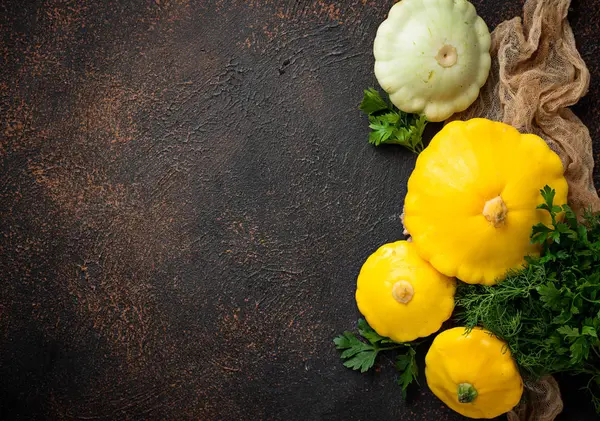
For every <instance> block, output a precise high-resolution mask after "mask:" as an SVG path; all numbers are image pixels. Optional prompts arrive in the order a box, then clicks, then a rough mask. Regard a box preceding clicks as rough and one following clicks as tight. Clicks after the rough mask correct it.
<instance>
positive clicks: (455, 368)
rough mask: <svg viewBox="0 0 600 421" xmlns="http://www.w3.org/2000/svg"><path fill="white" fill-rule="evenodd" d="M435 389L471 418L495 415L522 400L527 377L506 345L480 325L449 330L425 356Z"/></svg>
mask: <svg viewBox="0 0 600 421" xmlns="http://www.w3.org/2000/svg"><path fill="white" fill-rule="evenodd" d="M425 377H426V378H427V385H428V386H429V388H430V389H431V391H432V392H433V393H434V394H435V395H436V396H437V397H438V398H439V399H440V400H442V401H443V402H444V403H445V404H446V405H448V406H449V407H450V408H452V409H453V410H455V411H456V412H458V413H459V414H462V415H464V416H466V417H470V418H495V417H497V416H499V415H501V414H504V413H505V412H508V411H510V410H511V409H513V408H514V407H515V406H516V405H517V404H518V403H519V401H520V400H521V395H522V394H523V380H522V379H521V376H520V374H519V370H518V369H517V365H516V364H515V362H514V360H513V359H512V357H511V354H510V351H508V350H507V349H506V344H505V343H504V342H503V341H501V340H500V339H498V338H496V337H494V336H492V335H491V334H490V333H489V332H487V331H484V330H483V329H480V328H475V329H473V330H472V331H471V332H470V333H468V334H466V330H465V328H464V327H456V328H453V329H449V330H446V331H444V332H442V333H440V334H439V335H437V336H436V338H435V339H434V340H433V343H432V344H431V347H430V348H429V352H428V353H427V356H426V357H425Z"/></svg>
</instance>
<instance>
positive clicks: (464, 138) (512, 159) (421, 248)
mask: <svg viewBox="0 0 600 421" xmlns="http://www.w3.org/2000/svg"><path fill="white" fill-rule="evenodd" d="M545 185H549V186H550V187H551V188H553V189H555V190H556V196H555V198H554V203H555V204H556V205H559V206H560V205H563V204H564V203H566V201H567V182H566V180H565V178H564V177H563V166H562V164H561V161H560V158H559V157H558V155H557V154H556V153H554V152H553V151H552V150H551V149H550V148H549V147H548V145H547V144H546V143H545V142H544V141H543V140H542V139H541V138H539V137H538V136H535V135H532V134H520V133H519V132H518V131H517V130H516V129H515V128H513V127H511V126H509V125H507V124H503V123H498V122H492V121H490V120H486V119H472V120H469V121H454V122H451V123H449V124H447V125H446V126H445V127H444V128H443V129H442V130H441V131H440V132H439V133H438V134H437V135H436V136H435V137H434V138H433V140H432V141H431V143H430V144H429V145H428V146H427V148H425V150H424V151H423V152H421V154H420V155H419V158H418V159H417V163H416V166H415V169H414V171H413V173H412V174H411V176H410V178H409V181H408V193H407V195H406V199H405V202H404V224H405V227H406V229H407V230H408V232H410V235H411V236H412V238H413V241H414V244H415V247H416V249H417V251H418V253H419V254H420V256H421V257H422V258H423V259H425V260H427V261H429V262H430V263H431V265H432V266H433V267H434V268H436V269H437V270H438V271H440V272H441V273H443V274H445V275H447V276H456V277H457V278H459V279H460V280H462V281H464V282H467V283H482V284H487V285H491V284H494V283H496V282H497V281H499V280H501V279H502V278H503V277H504V276H505V274H506V272H507V270H508V269H513V268H519V267H521V265H523V264H524V263H525V261H524V256H526V255H536V254H538V253H539V247H537V246H536V245H532V244H531V242H530V234H531V229H532V226H533V225H535V224H537V223H539V222H543V223H545V224H549V223H550V217H549V215H548V212H545V211H543V210H540V209H536V207H537V205H538V204H540V203H542V201H543V198H542V196H541V194H540V189H542V188H543V187H544V186H545Z"/></svg>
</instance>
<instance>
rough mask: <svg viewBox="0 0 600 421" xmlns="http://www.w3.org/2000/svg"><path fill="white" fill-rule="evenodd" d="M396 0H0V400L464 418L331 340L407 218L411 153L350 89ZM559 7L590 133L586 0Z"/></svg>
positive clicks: (592, 22) (69, 409)
mask: <svg viewBox="0 0 600 421" xmlns="http://www.w3.org/2000/svg"><path fill="white" fill-rule="evenodd" d="M392 3H393V2H392V1H389V2H384V3H382V2H372V1H365V0H352V1H348V2H339V1H337V2H336V1H329V0H322V1H321V0H317V1H291V0H290V1H274V0H248V1H242V0H216V1H200V0H198V1H193V0H135V1H130V2H117V1H102V2H98V1H92V0H44V1H40V2H20V1H16V0H15V1H5V2H2V3H0V32H2V35H3V39H4V42H3V43H1V44H0V57H1V59H2V66H0V110H1V112H0V124H1V127H0V158H1V159H0V165H1V171H2V179H1V181H0V220H1V221H2V223H1V224H0V226H1V231H0V232H1V235H0V273H2V276H3V281H4V282H3V287H2V288H0V355H2V357H1V358H0V378H2V381H1V382H0V385H1V386H0V397H1V399H2V407H1V408H0V415H1V416H0V418H2V419H42V418H44V419H57V420H62V419H97V420H114V419H119V420H140V419H149V420H150V419H152V420H154V419H156V420H162V419H181V420H184V419H202V420H206V421H209V420H223V419H226V420H242V419H249V420H281V419H290V420H295V419H302V420H341V419H344V420H364V419H372V418H373V419H374V418H377V419H382V420H384V419H385V420H387V419H402V420H407V421H408V420H427V421H429V420H432V419H440V420H459V419H462V418H461V417H460V416H458V415H456V414H453V413H451V412H450V410H448V409H447V408H445V407H443V406H442V405H441V403H440V402H439V401H438V400H437V399H436V398H435V397H433V395H431V393H430V392H429V391H428V390H427V388H426V387H425V382H424V381H422V382H421V384H422V385H423V388H422V390H421V391H420V392H416V391H415V392H413V393H412V394H411V396H410V399H409V401H408V402H403V401H402V400H401V399H400V394H399V390H398V387H397V386H396V385H395V378H394V370H393V367H391V362H390V361H384V360H382V362H381V364H380V366H379V367H378V369H377V371H376V372H375V373H373V374H369V375H365V376H361V375H359V374H357V373H354V372H351V371H349V370H346V369H345V368H344V367H343V366H342V365H341V363H340V361H339V356H338V354H337V352H336V351H335V350H334V349H333V346H332V343H331V339H332V337H333V336H334V335H335V334H337V333H339V332H341V331H343V330H345V329H349V328H351V326H352V323H353V321H355V320H356V318H357V317H358V313H357V311H356V309H355V308H354V297H353V295H354V282H355V278H356V274H357V271H358V270H359V268H360V265H361V263H362V262H363V261H364V259H365V258H366V257H367V256H368V255H369V254H370V252H371V251H372V250H373V249H375V248H376V247H377V246H378V245H380V244H382V243H384V242H387V241H391V240H394V239H397V238H398V237H399V236H400V235H401V232H402V228H401V226H400V224H399V223H398V214H399V210H400V209H401V205H402V203H401V202H402V198H403V196H404V194H405V185H406V181H407V178H408V175H409V174H410V170H411V169H412V167H413V165H414V157H413V156H412V155H410V154H408V153H404V151H402V150H399V149H395V148H388V149H385V150H384V149H374V148H371V147H370V146H369V145H367V144H366V142H365V136H366V133H367V127H366V123H365V121H364V119H363V118H362V117H361V116H360V113H359V112H358V110H357V104H358V102H359V101H360V97H361V93H362V89H363V88H365V87H368V86H372V85H374V83H375V79H374V76H373V73H372V65H373V63H372V54H371V51H372V40H373V37H374V35H375V31H376V29H377V26H378V24H379V23H380V22H381V20H382V19H383V18H384V17H385V15H386V13H387V11H388V10H389V7H390V6H391V4H392ZM521 3H522V2H521V1H520V0H514V1H509V2H504V3H503V4H502V5H501V6H500V5H499V3H497V2H492V1H486V0H477V1H474V4H475V5H476V7H477V8H478V11H480V13H481V14H482V15H483V16H484V18H485V19H486V21H488V23H490V26H492V27H493V26H494V25H496V24H498V23H500V22H501V21H502V20H504V19H507V18H511V17H513V16H515V15H517V14H519V13H520V8H521ZM571 21H572V23H573V27H574V30H575V34H576V37H577V39H578V42H579V45H580V46H581V52H582V55H583V57H584V59H586V61H587V62H588V65H589V67H590V71H591V72H592V75H593V79H592V86H591V87H590V93H589V95H588V96H587V97H586V98H585V99H584V100H583V101H582V102H581V103H580V104H578V105H577V106H576V107H575V111H576V112H577V114H578V116H580V117H581V118H582V120H583V121H584V122H585V123H586V124H587V125H588V127H589V128H590V132H591V134H592V138H593V139H594V147H595V151H596V154H598V150H599V144H598V141H599V139H600V120H599V119H598V118H597V116H598V112H597V110H598V109H600V103H599V101H600V87H599V86H600V85H599V81H600V67H599V66H600V61H599V60H598V59H597V57H598V54H597V47H598V45H600V30H599V28H598V23H597V22H600V15H599V11H598V8H596V7H595V5H594V2H593V0H585V1H580V2H578V4H577V5H574V10H573V12H572V16H571ZM421 380H424V379H421ZM567 389H569V388H567ZM572 389H573V390H576V389H575V388H572ZM565 396H566V398H567V399H573V397H572V396H571V395H569V394H568V393H567V394H566V395H565ZM587 404H588V403H587V402H583V403H581V402H579V403H576V405H574V406H573V407H575V408H581V411H585V410H587V409H589V405H587ZM586 405H587V406H586ZM582 413H583V412H582ZM577 416H578V415H577V414H575V415H574V418H573V419H578V418H576V417H577ZM582 416H585V415H582ZM565 419H568V418H565Z"/></svg>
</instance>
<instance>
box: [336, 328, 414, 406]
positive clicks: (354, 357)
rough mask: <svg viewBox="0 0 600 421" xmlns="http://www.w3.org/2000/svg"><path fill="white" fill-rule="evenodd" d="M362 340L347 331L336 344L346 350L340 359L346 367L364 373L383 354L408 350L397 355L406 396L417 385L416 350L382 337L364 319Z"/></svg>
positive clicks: (338, 347) (403, 390)
mask: <svg viewBox="0 0 600 421" xmlns="http://www.w3.org/2000/svg"><path fill="white" fill-rule="evenodd" d="M358 334H359V336H360V337H361V338H362V340H361V339H359V338H358V337H357V336H356V334H355V333H353V332H349V331H346V332H344V333H343V334H341V335H339V336H337V337H336V338H335V339H334V340H333V342H334V343H335V347H336V348H337V349H339V350H341V351H342V354H341V355H340V358H341V359H342V360H345V361H344V366H345V367H348V368H351V369H353V370H360V372H361V373H364V372H366V371H368V370H369V369H370V368H371V367H373V365H375V360H376V358H377V356H378V355H379V353H380V352H383V351H392V350H399V349H404V350H405V351H406V352H405V353H400V354H398V355H397V356H396V364H395V366H396V370H397V371H398V372H399V373H400V377H399V379H398V384H399V385H400V386H401V387H402V396H403V397H406V390H407V388H408V386H409V385H410V384H412V383H413V382H417V383H418V381H417V377H418V374H419V370H418V367H417V361H416V354H417V353H416V351H415V349H414V348H413V346H412V345H411V344H408V343H398V342H394V341H393V340H391V339H390V338H386V337H383V336H380V335H379V334H378V333H377V332H375V331H374V330H373V328H371V326H369V324H368V323H367V322H366V321H365V320H364V319H359V321H358Z"/></svg>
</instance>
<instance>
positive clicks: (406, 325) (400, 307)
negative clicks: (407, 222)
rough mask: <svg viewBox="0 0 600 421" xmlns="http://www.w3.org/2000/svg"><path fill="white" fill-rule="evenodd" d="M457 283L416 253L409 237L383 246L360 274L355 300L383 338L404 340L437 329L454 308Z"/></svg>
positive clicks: (372, 256) (397, 340)
mask: <svg viewBox="0 0 600 421" xmlns="http://www.w3.org/2000/svg"><path fill="white" fill-rule="evenodd" d="M455 291H456V281H455V280H454V279H451V278H448V277H446V276H444V275H442V274H441V273H439V272H438V271H436V270H435V269H434V268H432V267H431V265H430V264H429V263H427V262H426V261H424V260H423V259H421V258H420V257H419V255H418V254H417V252H416V251H415V248H414V245H413V244H412V243H409V242H407V241H397V242H395V243H390V244H385V245H383V246H381V247H380V248H379V249H378V250H377V251H376V252H375V253H373V254H372V255H371V256H369V258H368V259H367V261H366V262H365V263H364V265H363V267H362V269H361V270H360V274H359V275H358V281H357V287H356V303H357V305H358V309H359V310H360V312H361V313H362V314H363V315H364V316H365V319H366V320H367V322H368V323H369V325H371V327H372V328H373V329H374V330H375V331H376V332H377V333H378V334H380V335H381V336H387V337H389V338H391V339H392V340H394V341H396V342H408V341H412V340H415V339H417V338H420V337H425V336H428V335H431V334H432V333H434V332H437V331H438V330H439V329H440V327H441V326H442V323H443V322H445V321H446V320H448V318H450V315H451V314H452V310H453V309H454V292H455Z"/></svg>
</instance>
